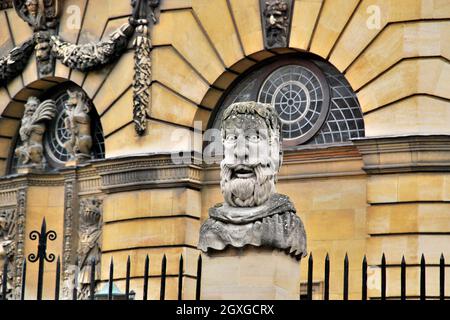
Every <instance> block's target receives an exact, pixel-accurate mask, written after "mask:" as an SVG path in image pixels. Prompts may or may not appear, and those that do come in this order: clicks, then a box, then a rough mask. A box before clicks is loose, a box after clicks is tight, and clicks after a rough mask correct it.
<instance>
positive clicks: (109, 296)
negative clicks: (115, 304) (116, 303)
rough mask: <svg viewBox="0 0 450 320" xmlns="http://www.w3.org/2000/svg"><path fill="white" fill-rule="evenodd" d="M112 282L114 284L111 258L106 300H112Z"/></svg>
mask: <svg viewBox="0 0 450 320" xmlns="http://www.w3.org/2000/svg"><path fill="white" fill-rule="evenodd" d="M113 282H114V260H113V258H112V257H111V262H110V264H109V287H108V300H112V294H113Z"/></svg>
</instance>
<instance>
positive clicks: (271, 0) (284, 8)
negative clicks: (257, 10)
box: [260, 0, 292, 49]
mask: <svg viewBox="0 0 450 320" xmlns="http://www.w3.org/2000/svg"><path fill="white" fill-rule="evenodd" d="M260 1H261V12H262V13H263V16H262V22H263V26H264V34H265V37H264V39H265V45H266V48H268V49H270V48H280V47H287V45H288V43H287V39H288V35H289V26H290V20H291V12H292V0H260Z"/></svg>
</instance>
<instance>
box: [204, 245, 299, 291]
mask: <svg viewBox="0 0 450 320" xmlns="http://www.w3.org/2000/svg"><path fill="white" fill-rule="evenodd" d="M202 259H203V269H202V270H203V272H202V292H201V298H202V300H227V299H237V300H297V299H298V298H299V288H300V266H299V261H298V260H297V259H296V258H294V257H291V256H289V255H287V254H286V253H284V252H283V251H281V250H274V249H269V248H258V247H245V248H243V249H235V248H228V249H226V250H224V251H221V252H218V251H214V252H211V253H208V254H202Z"/></svg>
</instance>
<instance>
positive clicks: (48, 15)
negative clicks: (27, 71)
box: [0, 0, 160, 135]
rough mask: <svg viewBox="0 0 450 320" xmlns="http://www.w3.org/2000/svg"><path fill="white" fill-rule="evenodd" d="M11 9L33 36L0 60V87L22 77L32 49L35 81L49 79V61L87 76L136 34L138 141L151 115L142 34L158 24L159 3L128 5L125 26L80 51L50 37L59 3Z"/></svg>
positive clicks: (19, 4) (32, 2) (141, 0)
mask: <svg viewBox="0 0 450 320" xmlns="http://www.w3.org/2000/svg"><path fill="white" fill-rule="evenodd" d="M13 4H14V8H15V10H16V12H17V14H18V15H19V16H20V17H21V18H22V19H23V20H24V21H26V22H27V23H28V24H29V26H30V27H31V28H32V29H33V32H34V34H33V39H32V40H29V41H27V42H25V43H24V44H23V45H22V46H21V47H18V48H14V49H13V50H12V51H11V52H10V53H9V55H7V56H6V57H3V58H0V86H1V85H5V84H6V83H7V82H8V81H10V80H12V79H13V78H14V77H15V76H17V75H18V74H20V73H21V72H22V71H23V69H24V68H25V66H26V64H27V61H28V59H29V57H30V56H31V53H32V51H33V50H32V49H33V45H34V50H35V52H36V60H37V65H38V71H39V76H40V77H43V76H46V75H49V74H51V72H52V71H53V70H54V67H55V63H54V62H55V59H58V60H60V61H61V62H62V63H63V64H64V65H65V66H67V67H69V68H71V69H76V70H79V71H82V72H87V71H90V70H94V69H97V68H100V67H102V66H104V65H106V64H109V63H111V62H113V61H115V60H116V59H117V58H118V57H120V55H121V54H122V53H123V52H124V51H125V50H126V48H127V45H128V41H129V40H130V39H131V37H132V36H133V33H134V31H135V29H136V32H137V35H136V39H135V41H134V43H133V45H134V50H135V56H134V71H135V75H134V79H133V120H134V123H135V129H136V132H137V133H138V134H139V135H143V134H145V131H146V128H147V116H148V115H149V114H150V111H151V105H150V104H151V96H150V85H151V81H152V73H151V56H150V53H151V49H152V45H151V39H150V37H149V34H148V28H149V26H151V25H153V24H155V23H157V21H158V19H157V11H158V7H159V4H160V0H131V5H132V7H133V14H132V17H131V18H130V23H127V24H124V25H123V26H122V27H120V28H119V29H118V30H116V31H115V32H113V33H112V34H111V35H110V36H109V38H108V39H107V40H104V41H100V42H98V43H95V44H92V43H90V44H82V45H77V44H73V43H69V42H66V41H63V40H62V39H61V38H60V37H59V36H57V35H55V33H56V28H57V25H58V14H59V7H60V2H59V0H44V1H39V0H29V1H25V0H14V1H13Z"/></svg>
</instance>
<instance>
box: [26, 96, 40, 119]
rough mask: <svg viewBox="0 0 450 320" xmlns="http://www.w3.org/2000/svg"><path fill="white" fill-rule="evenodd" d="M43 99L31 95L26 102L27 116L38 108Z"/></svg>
mask: <svg viewBox="0 0 450 320" xmlns="http://www.w3.org/2000/svg"><path fill="white" fill-rule="evenodd" d="M40 103H41V101H40V100H39V99H38V98H36V97H33V96H31V97H29V98H28V100H27V103H25V116H31V115H33V114H34V112H35V111H36V109H37V108H38V106H39V104H40Z"/></svg>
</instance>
